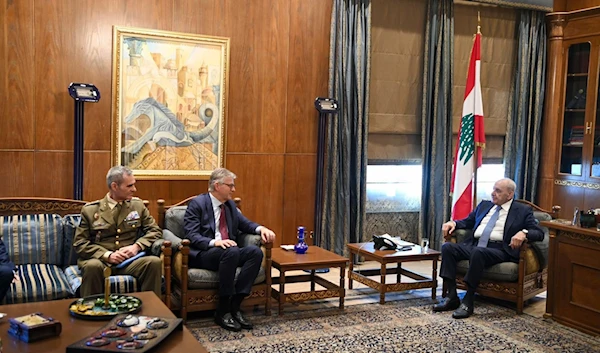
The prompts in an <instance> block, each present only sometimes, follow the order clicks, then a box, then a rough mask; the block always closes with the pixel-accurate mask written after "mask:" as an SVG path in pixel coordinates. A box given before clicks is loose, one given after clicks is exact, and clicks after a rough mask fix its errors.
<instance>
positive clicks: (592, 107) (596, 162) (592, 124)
mask: <svg viewBox="0 0 600 353" xmlns="http://www.w3.org/2000/svg"><path fill="white" fill-rule="evenodd" d="M592 44H593V46H592V55H591V62H590V67H591V68H592V70H591V72H590V74H594V70H595V74H594V77H593V80H592V79H590V84H589V87H590V89H592V88H593V91H590V92H589V93H590V94H589V95H588V97H590V99H591V100H592V101H591V102H589V104H588V106H587V108H588V110H589V112H590V114H589V116H590V118H589V120H590V121H589V125H587V126H588V127H587V130H586V131H587V132H588V133H589V134H590V136H591V138H590V145H591V148H590V150H591V158H590V161H589V163H588V165H589V171H588V173H589V174H588V175H589V179H590V181H592V182H593V183H599V182H600V106H599V105H598V102H599V101H600V90H599V89H598V82H600V70H599V68H598V62H599V59H600V47H599V46H598V44H596V43H592Z"/></svg>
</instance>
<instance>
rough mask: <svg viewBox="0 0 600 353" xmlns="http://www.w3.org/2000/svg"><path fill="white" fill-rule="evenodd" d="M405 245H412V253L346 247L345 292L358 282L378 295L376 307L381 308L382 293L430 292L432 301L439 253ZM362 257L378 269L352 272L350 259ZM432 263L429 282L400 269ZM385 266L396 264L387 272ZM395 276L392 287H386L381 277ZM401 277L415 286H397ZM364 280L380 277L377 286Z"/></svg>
mask: <svg viewBox="0 0 600 353" xmlns="http://www.w3.org/2000/svg"><path fill="white" fill-rule="evenodd" d="M404 243H406V245H412V250H408V251H395V250H375V248H374V246H373V245H374V244H373V242H369V243H355V244H348V253H349V257H350V267H349V268H348V288H349V289H352V280H355V281H358V282H360V283H362V284H364V285H366V286H369V287H371V288H373V289H375V290H377V291H378V292H379V303H380V304H385V293H387V292H398V291H403V290H408V289H419V288H431V298H432V299H435V291H436V289H437V261H438V258H439V256H440V254H441V253H440V252H439V251H436V250H432V249H427V250H424V249H422V248H421V247H420V246H418V245H415V244H412V243H409V242H404ZM354 255H360V256H364V258H365V259H367V260H373V261H377V262H379V263H380V264H381V268H380V269H367V270H360V271H359V272H355V271H354V266H353V260H354V259H353V256H354ZM423 260H432V263H433V271H432V274H431V278H428V277H424V276H421V275H420V274H417V273H414V272H411V271H408V270H405V269H403V268H402V263H403V262H410V261H423ZM388 263H396V264H397V266H396V268H387V267H386V265H387V264H388ZM394 273H395V274H396V275H397V277H396V283H393V284H386V283H385V276H386V275H387V274H394ZM401 275H404V276H406V277H409V278H412V279H414V280H415V282H406V283H402V282H401V280H400V279H401ZM368 276H381V280H380V282H377V281H374V280H372V279H370V278H368Z"/></svg>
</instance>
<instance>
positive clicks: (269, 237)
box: [260, 226, 275, 244]
mask: <svg viewBox="0 0 600 353" xmlns="http://www.w3.org/2000/svg"><path fill="white" fill-rule="evenodd" d="M260 237H261V238H262V242H263V244H264V243H272V242H273V241H274V240H275V232H273V231H272V230H270V229H269V228H267V227H264V226H262V227H260Z"/></svg>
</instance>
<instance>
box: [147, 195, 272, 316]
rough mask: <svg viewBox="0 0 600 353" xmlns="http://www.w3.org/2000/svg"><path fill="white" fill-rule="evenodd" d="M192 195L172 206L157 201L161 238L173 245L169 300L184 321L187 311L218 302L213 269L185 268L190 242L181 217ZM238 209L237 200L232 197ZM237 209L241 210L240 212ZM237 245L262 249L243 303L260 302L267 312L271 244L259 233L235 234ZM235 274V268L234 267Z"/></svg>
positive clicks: (214, 305)
mask: <svg viewBox="0 0 600 353" xmlns="http://www.w3.org/2000/svg"><path fill="white" fill-rule="evenodd" d="M194 197H196V196H192V197H189V198H187V199H185V200H183V201H181V202H178V203H176V204H174V205H170V206H165V201H164V200H158V201H157V203H158V224H159V226H160V227H161V228H163V237H164V238H165V239H166V240H170V241H171V244H172V246H173V250H174V252H173V259H172V268H173V271H172V275H173V277H172V282H171V285H172V303H171V307H172V308H173V309H180V316H181V318H182V319H183V320H184V321H185V320H186V319H187V313H188V312H194V311H203V310H213V309H216V308H217V304H218V302H219V292H218V288H219V275H218V273H217V272H216V271H209V270H204V269H197V268H189V267H188V263H189V262H188V258H189V252H190V241H189V240H187V239H184V237H185V230H184V227H183V218H184V216H185V211H186V210H187V205H188V203H189V202H190V201H191V200H192V199H193V198H194ZM235 203H236V205H237V207H238V210H240V209H241V207H240V205H241V200H240V199H239V198H236V199H235ZM240 212H241V211H240ZM237 243H238V246H240V247H244V246H247V245H250V244H254V245H257V246H261V249H262V250H263V254H264V257H263V266H262V267H261V269H260V272H259V273H258V276H257V277H256V280H255V281H254V285H253V286H252V291H251V293H250V295H249V297H247V298H246V299H244V302H243V305H244V306H246V305H264V306H265V315H271V284H272V280H271V248H272V246H273V245H272V244H271V243H268V244H262V242H261V237H260V235H254V234H239V235H238V236H237ZM238 273H239V269H238Z"/></svg>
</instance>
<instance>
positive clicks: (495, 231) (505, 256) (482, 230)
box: [433, 179, 544, 319]
mask: <svg viewBox="0 0 600 353" xmlns="http://www.w3.org/2000/svg"><path fill="white" fill-rule="evenodd" d="M515 188H516V185H515V182H514V181H512V180H511V179H500V180H498V181H497V182H496V183H495V184H494V191H493V192H492V201H491V202H490V201H482V202H481V203H480V204H479V205H478V206H477V208H476V209H475V210H474V211H472V212H471V213H470V214H469V216H468V217H467V218H465V219H463V220H460V221H449V222H446V223H444V225H443V226H442V232H443V233H444V238H445V239H449V238H450V236H451V234H452V232H454V229H473V230H474V232H473V236H471V237H469V238H468V239H466V240H465V241H464V242H462V243H461V244H456V243H451V242H447V243H444V245H443V246H442V266H441V269H440V276H441V277H442V278H443V279H444V285H445V286H446V288H447V289H448V295H447V296H446V298H444V299H443V300H442V301H441V302H440V303H439V304H436V305H434V306H433V311H448V310H456V311H454V313H453V314H452V317H454V318H456V319H462V318H466V317H469V316H471V314H473V296H474V295H475V290H476V289H477V286H478V285H479V281H480V280H481V275H482V274H483V270H484V269H485V268H487V267H490V266H492V265H495V264H497V263H501V262H507V261H513V262H519V251H520V248H521V244H523V242H524V241H525V239H527V240H528V241H539V240H543V239H544V232H543V231H542V230H541V229H540V228H539V227H538V226H537V222H536V220H535V218H534V217H533V211H532V210H531V207H529V206H526V205H523V204H520V203H518V202H514V200H513V196H514V194H515ZM461 260H469V269H468V271H467V273H466V275H465V277H464V280H465V282H466V283H467V293H466V294H465V296H464V298H463V300H462V303H461V302H460V300H459V298H458V295H457V294H456V264H457V263H458V262H459V261H461Z"/></svg>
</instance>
